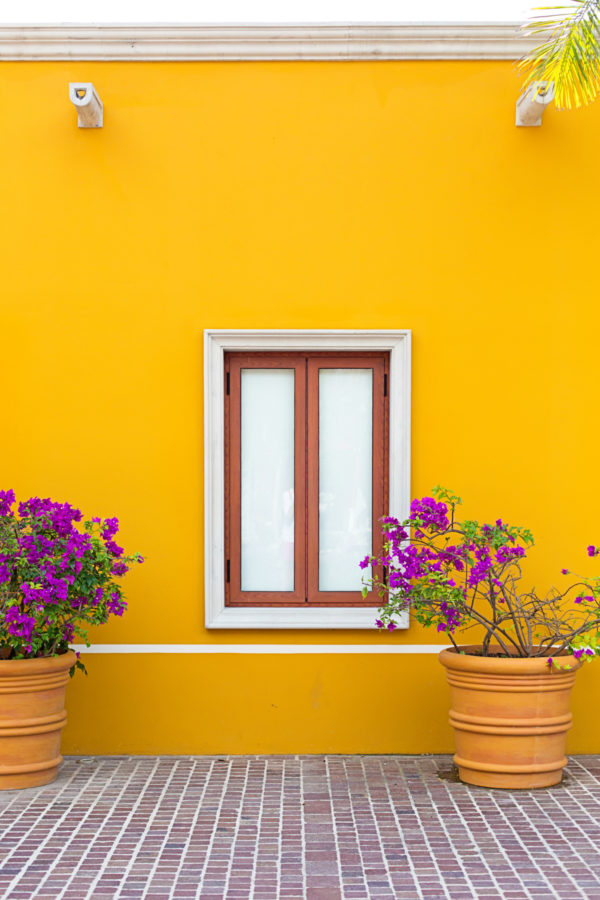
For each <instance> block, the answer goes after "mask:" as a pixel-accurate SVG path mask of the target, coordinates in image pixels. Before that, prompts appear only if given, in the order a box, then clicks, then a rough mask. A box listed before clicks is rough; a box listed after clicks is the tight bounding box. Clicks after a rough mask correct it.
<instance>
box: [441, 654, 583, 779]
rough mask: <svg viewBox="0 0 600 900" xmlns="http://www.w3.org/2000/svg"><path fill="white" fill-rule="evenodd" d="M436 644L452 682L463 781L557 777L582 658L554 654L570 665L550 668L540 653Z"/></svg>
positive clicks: (564, 761)
mask: <svg viewBox="0 0 600 900" xmlns="http://www.w3.org/2000/svg"><path fill="white" fill-rule="evenodd" d="M460 649H461V650H464V651H465V655H461V654H459V653H457V652H456V651H455V650H454V649H452V648H450V649H448V650H442V652H441V653H440V655H439V659H440V662H441V663H442V665H443V666H445V667H446V674H447V677H448V683H449V685H450V724H451V725H452V726H453V728H454V734H455V744H456V755H455V757H454V762H455V763H456V765H457V766H458V771H459V776H460V779H461V781H465V782H467V784H478V785H482V786H483V787H496V788H524V789H529V788H537V787H549V786H550V785H552V784H558V782H559V781H560V780H561V778H562V770H563V768H564V766H566V764H567V758H566V756H565V744H566V735H567V731H568V729H569V728H570V726H571V722H572V718H573V717H572V716H571V689H572V687H573V685H574V683H575V673H576V670H577V669H578V668H579V667H580V665H581V663H580V662H579V661H578V660H576V659H574V658H573V657H572V656H562V657H560V664H561V665H565V664H568V665H570V666H571V668H570V670H569V671H564V670H562V669H561V670H556V669H550V668H549V666H548V662H547V660H546V659H544V658H543V657H541V658H532V659H520V658H511V659H506V658H504V659H502V658H498V657H489V656H488V657H484V656H471V655H469V654H470V653H472V652H473V651H475V650H477V649H478V648H477V647H476V646H466V647H461V648H460Z"/></svg>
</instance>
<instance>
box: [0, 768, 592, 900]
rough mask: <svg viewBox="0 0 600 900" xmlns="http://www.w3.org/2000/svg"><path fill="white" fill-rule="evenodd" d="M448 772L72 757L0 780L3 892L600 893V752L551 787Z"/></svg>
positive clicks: (41, 899) (46, 898)
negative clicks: (52, 769)
mask: <svg viewBox="0 0 600 900" xmlns="http://www.w3.org/2000/svg"><path fill="white" fill-rule="evenodd" d="M451 772H452V767H451V762H450V758H449V757H447V756H438V757H436V756H424V757H423V756H421V757H414V756H413V757H410V756H404V757H396V756H365V757H361V756H327V757H322V756H303V757H295V756H285V757H283V756H271V757H227V758H219V757H94V758H74V757H71V758H69V759H67V760H66V761H65V763H64V764H63V766H62V769H61V773H60V776H59V780H58V781H57V782H56V783H55V784H53V785H49V786H47V787H45V788H38V789H35V790H29V791H23V792H4V793H1V794H0V897H1V898H2V900H5V898H6V900H28V898H36V900H58V898H60V900H63V898H64V900H86V898H94V900H113V898H122V900H142V898H143V900H165V898H170V900H193V898H194V900H195V898H205V900H222V898H228V900H229V898H230V900H234V898H238V900H248V898H255V900H271V898H273V900H275V898H288V900H293V898H298V900H300V898H302V900H338V898H339V900H341V898H347V900H353V898H357V900H358V898H371V897H373V898H384V897H397V898H406V900H413V898H414V900H434V898H440V900H459V898H465V900H466V898H477V900H479V898H494V897H495V898H503V900H504V898H506V900H528V898H529V900H532V898H542V897H544V898H548V897H556V898H565V900H576V898H586V900H588V898H599V900H600V757H575V758H573V759H572V760H571V762H570V764H569V768H568V778H567V782H566V784H564V785H561V786H559V787H556V788H552V789H550V790H546V791H544V790H542V791H534V792H515V793H510V792H505V791H497V790H496V791H487V790H484V789H481V788H469V787H467V786H465V785H462V784H460V783H457V782H455V781H453V780H452V778H451V777H449V776H450V773H451ZM440 775H441V776H442V777H440Z"/></svg>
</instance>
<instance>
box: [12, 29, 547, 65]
mask: <svg viewBox="0 0 600 900" xmlns="http://www.w3.org/2000/svg"><path fill="white" fill-rule="evenodd" d="M536 43H537V40H534V39H533V38H532V37H531V36H527V35H525V34H524V33H523V31H522V28H521V24H520V23H477V22H464V23H409V24H403V25H397V24H396V25H392V24H386V23H382V24H364V25H357V24H354V25H352V24H343V23H340V24H334V25H321V24H319V25H310V24H307V25H185V24H182V25H160V24H153V25H151V24H147V25H138V24H135V25H109V24H102V25H2V26H0V59H2V60H44V59H46V60H64V59H70V60H156V61H168V60H199V61H201V60H276V59H281V60H293V59H296V60H311V59H312V60H361V59H364V60H369V59H371V60H379V59H518V58H519V57H521V56H523V55H524V54H525V53H526V52H527V51H528V50H530V49H532V48H533V47H534V46H535V45H536Z"/></svg>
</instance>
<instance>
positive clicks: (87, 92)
mask: <svg viewBox="0 0 600 900" xmlns="http://www.w3.org/2000/svg"><path fill="white" fill-rule="evenodd" d="M69 99H70V101H71V103H72V104H73V105H74V106H75V109H76V110H77V125H78V127H79V128H102V119H103V107H102V100H101V99H100V97H99V96H98V94H97V93H96V91H95V88H94V85H93V84H92V83H91V82H89V81H88V82H85V81H84V82H79V81H71V82H70V84H69Z"/></svg>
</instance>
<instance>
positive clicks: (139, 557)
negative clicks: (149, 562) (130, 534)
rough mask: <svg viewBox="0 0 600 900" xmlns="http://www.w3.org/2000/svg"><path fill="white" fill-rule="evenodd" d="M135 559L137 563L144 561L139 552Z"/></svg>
mask: <svg viewBox="0 0 600 900" xmlns="http://www.w3.org/2000/svg"><path fill="white" fill-rule="evenodd" d="M137 561H138V562H139V563H143V562H144V557H143V556H141V555H140V554H139V553H138V558H137Z"/></svg>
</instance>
